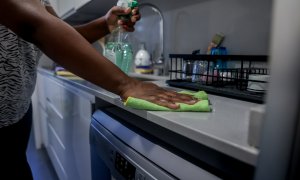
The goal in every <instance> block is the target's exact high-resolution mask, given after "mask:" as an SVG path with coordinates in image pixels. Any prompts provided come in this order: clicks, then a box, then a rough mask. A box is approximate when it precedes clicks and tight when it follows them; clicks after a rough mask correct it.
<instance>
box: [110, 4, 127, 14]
mask: <svg viewBox="0 0 300 180" xmlns="http://www.w3.org/2000/svg"><path fill="white" fill-rule="evenodd" d="M111 12H112V14H115V15H127V14H129V13H130V12H131V8H123V7H119V6H114V7H113V8H112V9H111Z"/></svg>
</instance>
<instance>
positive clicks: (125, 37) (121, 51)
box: [104, 0, 138, 74]
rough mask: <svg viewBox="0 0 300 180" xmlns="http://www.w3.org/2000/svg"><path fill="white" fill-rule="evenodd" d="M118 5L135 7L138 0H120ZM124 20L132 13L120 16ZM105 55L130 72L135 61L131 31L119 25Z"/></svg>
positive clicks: (106, 47) (107, 45) (128, 18)
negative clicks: (130, 36)
mask: <svg viewBox="0 0 300 180" xmlns="http://www.w3.org/2000/svg"><path fill="white" fill-rule="evenodd" d="M117 6H119V7H123V8H131V9H133V8H135V7H137V6H138V2H137V1H136V0H119V1H118V2H117ZM119 18H120V19H122V20H130V18H131V14H129V15H124V16H123V15H122V16H120V17H119ZM104 55H105V56H106V57H107V58H108V59H110V60H111V61H112V62H114V63H115V64H116V65H117V66H118V67H119V68H120V69H121V70H122V71H123V72H125V73H126V74H128V72H129V71H130V69H131V66H132V62H133V51H132V45H131V43H130V40H129V33H128V32H126V30H124V29H123V27H122V26H121V25H119V26H118V27H117V28H116V29H115V30H114V31H113V32H112V33H111V37H110V39H109V42H107V44H106V46H105V52H104Z"/></svg>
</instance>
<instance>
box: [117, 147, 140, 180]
mask: <svg viewBox="0 0 300 180" xmlns="http://www.w3.org/2000/svg"><path fill="white" fill-rule="evenodd" d="M115 168H116V170H117V171H118V172H119V173H120V174H121V175H122V176H123V177H124V178H125V179H126V180H134V179H135V171H136V168H135V167H134V166H133V165H132V164H131V163H130V162H129V161H127V160H126V159H125V158H124V157H123V156H122V155H121V154H120V153H118V152H116V157H115Z"/></svg>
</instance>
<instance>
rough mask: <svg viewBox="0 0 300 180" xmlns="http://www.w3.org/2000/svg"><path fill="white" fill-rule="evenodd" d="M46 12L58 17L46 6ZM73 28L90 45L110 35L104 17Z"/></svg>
mask: <svg viewBox="0 0 300 180" xmlns="http://www.w3.org/2000/svg"><path fill="white" fill-rule="evenodd" d="M46 10H47V11H48V12H49V13H50V14H52V15H53V16H55V17H58V15H57V14H56V12H55V11H54V9H53V8H52V7H51V6H46ZM73 27H74V29H76V31H77V32H79V33H80V34H81V35H82V36H83V37H84V38H85V39H86V40H87V41H89V42H90V43H93V42H95V41H97V40H98V39H100V38H102V37H104V36H105V35H107V34H109V33H110V32H109V29H108V27H107V24H106V21H105V18H104V17H101V18H98V19H96V20H94V21H91V22H89V23H86V24H83V25H77V26H73Z"/></svg>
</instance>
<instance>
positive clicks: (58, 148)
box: [48, 123, 66, 169]
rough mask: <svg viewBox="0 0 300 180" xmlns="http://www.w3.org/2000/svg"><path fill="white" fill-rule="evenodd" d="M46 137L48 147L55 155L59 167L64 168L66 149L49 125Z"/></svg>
mask: <svg viewBox="0 0 300 180" xmlns="http://www.w3.org/2000/svg"><path fill="white" fill-rule="evenodd" d="M48 137H49V144H48V147H51V150H52V151H53V153H54V154H55V156H56V158H57V161H58V163H59V164H60V166H62V167H66V147H65V145H64V144H63V143H62V142H61V140H60V138H59V137H58V135H57V134H56V132H55V130H54V128H53V127H52V125H51V124H50V123H48ZM64 169H65V168H64Z"/></svg>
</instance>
